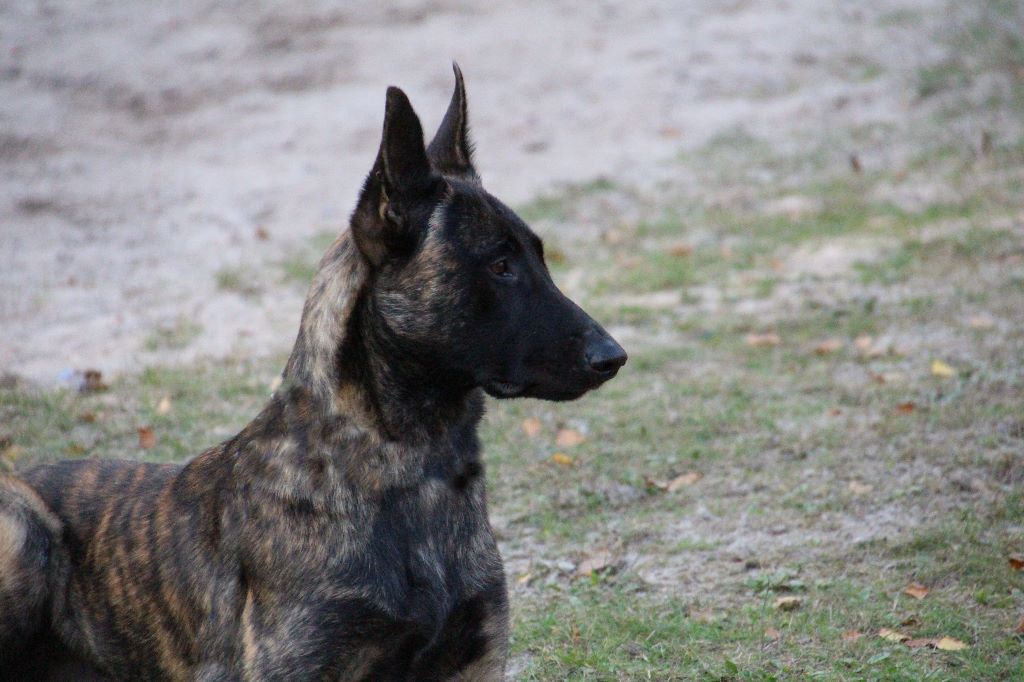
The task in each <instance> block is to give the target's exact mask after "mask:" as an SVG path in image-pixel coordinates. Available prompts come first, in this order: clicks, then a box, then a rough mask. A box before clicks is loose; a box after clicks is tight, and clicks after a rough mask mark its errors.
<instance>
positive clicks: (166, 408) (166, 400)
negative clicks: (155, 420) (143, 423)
mask: <svg viewBox="0 0 1024 682" xmlns="http://www.w3.org/2000/svg"><path fill="white" fill-rule="evenodd" d="M170 411H171V399H170V397H168V396H166V395H165V396H164V397H163V398H161V399H160V402H159V403H157V405H156V413H157V414H159V415H165V414H167V413H168V412H170Z"/></svg>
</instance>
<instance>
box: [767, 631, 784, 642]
mask: <svg viewBox="0 0 1024 682" xmlns="http://www.w3.org/2000/svg"><path fill="white" fill-rule="evenodd" d="M764 636H765V639H770V640H772V641H773V642H774V641H777V640H779V639H782V633H781V632H779V631H778V630H776V629H775V628H766V629H765V631H764Z"/></svg>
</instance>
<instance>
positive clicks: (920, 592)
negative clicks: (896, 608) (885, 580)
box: [903, 582, 929, 599]
mask: <svg viewBox="0 0 1024 682" xmlns="http://www.w3.org/2000/svg"><path fill="white" fill-rule="evenodd" d="M928 591H929V590H928V588H927V587H925V586H924V585H922V584H921V583H917V582H914V583H910V584H909V585H907V586H906V587H904V588H903V594H906V595H909V596H911V597H913V598H914V599H924V598H925V597H926V596H928Z"/></svg>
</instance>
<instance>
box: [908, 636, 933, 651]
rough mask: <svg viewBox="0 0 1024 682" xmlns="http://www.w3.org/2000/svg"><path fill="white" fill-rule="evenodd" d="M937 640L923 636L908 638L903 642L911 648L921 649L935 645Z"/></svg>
mask: <svg viewBox="0 0 1024 682" xmlns="http://www.w3.org/2000/svg"><path fill="white" fill-rule="evenodd" d="M937 643H938V640H935V639H931V638H928V637H925V638H923V639H908V640H907V641H905V642H904V644H906V645H907V646H908V647H910V648H911V649H922V648H924V647H926V646H935V645H936V644H937Z"/></svg>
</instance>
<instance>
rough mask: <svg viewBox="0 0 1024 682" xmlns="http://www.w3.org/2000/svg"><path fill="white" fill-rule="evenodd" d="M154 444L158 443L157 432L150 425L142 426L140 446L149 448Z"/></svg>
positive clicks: (144, 448) (140, 429) (145, 448)
mask: <svg viewBox="0 0 1024 682" xmlns="http://www.w3.org/2000/svg"><path fill="white" fill-rule="evenodd" d="M154 445H156V434H155V433H153V429H151V428H150V427H148V426H143V427H140V428H139V447H140V448H142V449H143V450H149V449H150V448H151V447H153V446H154Z"/></svg>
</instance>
